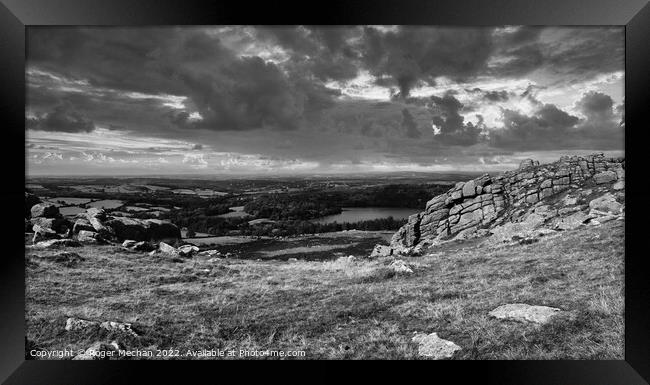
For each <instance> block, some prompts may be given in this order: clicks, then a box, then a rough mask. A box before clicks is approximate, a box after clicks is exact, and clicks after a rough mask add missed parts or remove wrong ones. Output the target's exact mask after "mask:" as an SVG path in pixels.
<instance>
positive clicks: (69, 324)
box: [65, 317, 99, 332]
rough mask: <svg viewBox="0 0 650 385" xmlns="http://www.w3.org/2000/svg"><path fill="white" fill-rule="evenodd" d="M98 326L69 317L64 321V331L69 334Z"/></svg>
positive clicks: (97, 324)
mask: <svg viewBox="0 0 650 385" xmlns="http://www.w3.org/2000/svg"><path fill="white" fill-rule="evenodd" d="M98 326H99V322H95V321H89V320H85V319H81V318H74V317H70V318H68V319H67V320H66V321H65V330H67V331H69V332H71V331H78V330H84V329H88V328H93V327H98Z"/></svg>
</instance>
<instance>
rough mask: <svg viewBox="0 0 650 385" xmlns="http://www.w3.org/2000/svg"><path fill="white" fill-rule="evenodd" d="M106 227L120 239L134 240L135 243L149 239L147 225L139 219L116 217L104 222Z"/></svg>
mask: <svg viewBox="0 0 650 385" xmlns="http://www.w3.org/2000/svg"><path fill="white" fill-rule="evenodd" d="M104 225H105V226H107V227H109V228H110V229H111V230H112V233H113V234H115V236H116V237H117V238H118V239H132V240H135V241H146V240H148V239H149V234H148V232H149V228H148V226H147V224H146V223H144V222H143V221H140V220H137V219H132V218H127V217H114V218H111V219H108V220H107V221H106V222H104Z"/></svg>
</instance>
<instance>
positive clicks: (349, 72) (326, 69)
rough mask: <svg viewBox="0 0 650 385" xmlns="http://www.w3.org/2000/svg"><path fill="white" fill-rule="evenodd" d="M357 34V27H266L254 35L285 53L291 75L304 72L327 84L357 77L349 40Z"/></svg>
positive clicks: (353, 54) (358, 29) (357, 54)
mask: <svg viewBox="0 0 650 385" xmlns="http://www.w3.org/2000/svg"><path fill="white" fill-rule="evenodd" d="M360 31H361V30H360V28H359V27H339V26H336V27H334V26H306V27H305V26H288V27H281V26H275V27H274V26H270V27H262V28H257V29H256V36H258V37H259V38H260V39H261V40H262V41H268V42H271V43H275V44H278V45H279V46H280V47H282V48H284V49H285V50H287V51H288V52H289V54H290V56H291V64H290V66H289V67H290V68H291V70H292V71H293V72H303V73H305V72H306V73H309V74H311V75H313V76H315V77H316V78H317V79H319V80H321V81H328V80H348V79H352V78H354V77H356V76H357V73H358V70H359V68H358V63H357V59H358V56H359V53H358V51H357V49H356V47H353V46H352V45H351V44H350V43H349V40H350V38H351V37H353V36H355V35H359V34H360Z"/></svg>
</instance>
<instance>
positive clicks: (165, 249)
mask: <svg viewBox="0 0 650 385" xmlns="http://www.w3.org/2000/svg"><path fill="white" fill-rule="evenodd" d="M158 251H160V252H161V253H165V254H170V255H178V251H176V248H175V247H174V246H172V245H170V244H167V243H165V242H160V243H159V244H158Z"/></svg>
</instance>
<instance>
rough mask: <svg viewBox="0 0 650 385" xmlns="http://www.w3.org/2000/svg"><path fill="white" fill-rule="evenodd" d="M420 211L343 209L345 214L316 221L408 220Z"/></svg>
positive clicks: (377, 208) (378, 208) (382, 208)
mask: <svg viewBox="0 0 650 385" xmlns="http://www.w3.org/2000/svg"><path fill="white" fill-rule="evenodd" d="M420 211H421V210H419V209H405V208H401V207H343V212H341V213H340V214H335V215H328V216H326V217H322V218H318V219H315V220H314V222H317V223H332V222H338V223H345V222H348V223H354V222H361V221H369V220H373V219H381V218H388V217H393V218H394V219H406V218H408V216H409V215H413V214H415V213H419V212H420Z"/></svg>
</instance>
